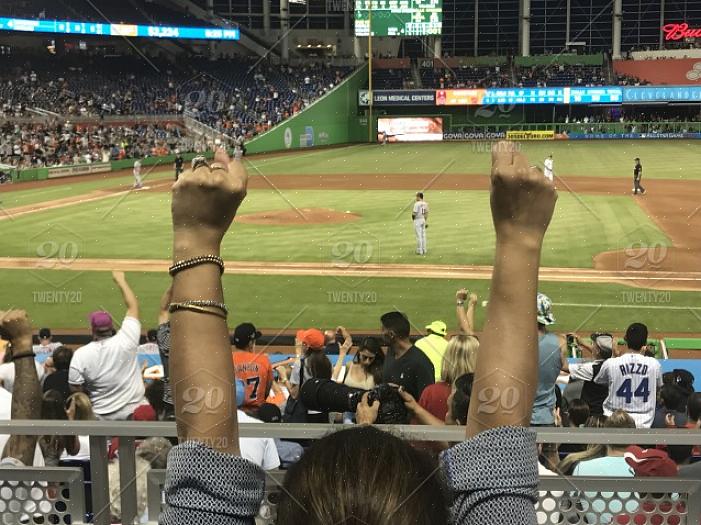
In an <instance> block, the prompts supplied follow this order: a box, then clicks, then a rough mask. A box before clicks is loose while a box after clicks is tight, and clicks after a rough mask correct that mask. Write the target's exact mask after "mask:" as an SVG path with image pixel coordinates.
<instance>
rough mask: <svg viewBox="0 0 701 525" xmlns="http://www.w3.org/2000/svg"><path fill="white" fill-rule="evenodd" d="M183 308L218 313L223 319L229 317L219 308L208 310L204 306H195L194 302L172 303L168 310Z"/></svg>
mask: <svg viewBox="0 0 701 525" xmlns="http://www.w3.org/2000/svg"><path fill="white" fill-rule="evenodd" d="M183 310H187V311H190V312H195V313H198V314H209V315H216V316H217V317H221V318H222V319H226V317H227V315H226V314H225V313H224V312H220V311H218V310H208V309H207V308H206V307H204V306H195V305H194V304H186V303H171V305H170V307H169V308H168V311H169V312H170V313H174V312H180V311H183Z"/></svg>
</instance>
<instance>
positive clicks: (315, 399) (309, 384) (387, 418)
mask: <svg viewBox="0 0 701 525" xmlns="http://www.w3.org/2000/svg"><path fill="white" fill-rule="evenodd" d="M366 392H368V403H370V404H372V403H374V402H375V401H379V403H380V410H379V412H378V414H377V423H378V424H401V425H404V424H406V423H408V421H409V412H408V411H407V409H406V407H405V406H404V401H403V400H402V397H401V396H400V395H399V389H398V388H397V387H394V386H390V385H388V384H384V383H383V384H380V385H377V386H376V387H375V388H373V389H372V390H361V389H359V388H351V387H349V386H346V385H344V384H342V383H336V382H335V381H332V380H330V379H319V378H312V379H309V380H307V381H306V382H305V383H304V384H303V385H302V388H301V390H300V399H301V400H302V403H303V404H304V406H305V407H307V409H310V410H319V411H322V412H355V411H356V410H357V408H358V403H359V402H360V400H361V398H362V397H363V395H364V394H365V393H366Z"/></svg>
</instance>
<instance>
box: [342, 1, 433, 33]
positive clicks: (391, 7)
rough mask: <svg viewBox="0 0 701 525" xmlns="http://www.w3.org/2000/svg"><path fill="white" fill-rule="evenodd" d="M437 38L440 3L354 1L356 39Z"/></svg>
mask: <svg viewBox="0 0 701 525" xmlns="http://www.w3.org/2000/svg"><path fill="white" fill-rule="evenodd" d="M371 10H372V36H426V35H440V34H441V30H442V28H443V0H355V35H356V36H368V35H369V33H370V25H371V21H370V11H371Z"/></svg>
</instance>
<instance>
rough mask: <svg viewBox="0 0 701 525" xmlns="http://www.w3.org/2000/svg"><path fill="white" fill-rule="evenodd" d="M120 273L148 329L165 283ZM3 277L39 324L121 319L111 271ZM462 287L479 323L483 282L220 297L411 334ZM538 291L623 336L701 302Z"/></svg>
mask: <svg viewBox="0 0 701 525" xmlns="http://www.w3.org/2000/svg"><path fill="white" fill-rule="evenodd" d="M127 278H128V280H129V282H130V284H131V285H132V287H133V288H134V291H135V292H136V294H137V295H138V297H139V302H140V317H141V319H142V322H143V324H144V328H145V329H148V328H151V327H155V326H156V323H157V320H156V319H157V314H158V302H159V299H160V296H161V294H162V293H163V291H164V290H165V288H166V287H167V286H168V285H169V283H170V279H169V277H168V275H167V274H166V273H165V272H164V273H162V274H157V273H140V272H131V273H128V274H127ZM0 282H2V283H4V284H5V290H6V291H7V288H8V286H7V285H8V284H9V283H11V293H3V294H1V295H0V310H1V309H7V308H27V309H29V311H30V312H31V315H32V321H33V324H34V326H37V327H38V326H50V327H51V328H54V329H58V328H86V329H87V316H88V314H89V313H90V312H91V311H94V310H96V309H105V310H108V311H110V312H111V313H112V314H113V315H114V317H115V319H116V320H119V321H121V318H122V316H123V315H124V306H123V303H122V300H121V296H120V293H119V291H118V290H117V289H116V287H115V285H114V283H113V282H112V279H111V276H110V274H109V272H84V273H77V272H68V271H45V270H42V271H40V270H0ZM463 286H464V287H467V288H468V289H470V290H472V291H474V292H476V293H477V294H478V296H479V299H480V305H478V307H477V311H476V324H477V326H478V328H479V329H481V328H482V326H483V322H484V315H485V308H483V307H482V306H481V301H482V299H485V298H487V297H488V293H489V288H488V287H489V281H487V280H471V279H464V280H462V279H401V278H371V279H362V280H360V279H357V280H352V279H350V280H349V279H338V278H333V277H284V276H254V275H225V276H224V290H225V300H226V303H227V304H228V305H229V308H230V310H231V313H230V315H229V321H228V323H229V327H230V328H233V327H234V326H235V325H237V324H238V323H241V322H245V321H253V322H254V323H255V324H256V326H259V327H263V328H264V329H265V328H268V329H271V328H274V329H275V330H264V331H265V333H266V335H270V334H271V332H272V333H273V334H274V333H277V329H281V328H283V327H289V329H290V330H293V329H299V328H308V327H310V326H317V327H321V328H332V327H335V326H337V325H338V324H342V325H344V326H347V327H348V328H350V329H353V330H367V331H372V332H376V331H379V328H380V327H379V318H380V316H381V315H382V314H383V313H385V312H387V311H391V310H397V309H398V310H401V311H404V312H406V313H407V315H408V316H409V319H410V320H411V322H412V331H413V332H415V333H419V332H422V331H423V330H424V327H425V326H426V325H427V324H428V323H430V322H431V321H434V320H436V319H442V320H444V321H445V322H447V323H448V326H449V327H450V328H449V329H450V331H452V332H454V331H455V330H456V328H457V326H456V321H455V302H454V299H455V291H456V290H457V289H458V288H460V287H463ZM540 290H541V291H542V292H544V293H546V294H548V295H549V296H550V297H551V298H552V300H553V301H554V302H555V307H554V312H555V317H556V320H557V322H556V324H555V325H554V326H553V328H554V329H555V330H557V331H558V332H559V333H565V332H567V331H575V330H576V331H578V332H579V333H581V334H588V333H591V332H592V331H595V330H612V331H619V332H620V331H623V330H625V328H626V327H627V326H628V324H630V323H631V322H633V321H639V322H644V323H646V324H647V325H648V326H649V328H650V330H651V333H652V334H653V335H655V332H659V331H664V332H667V333H669V332H696V333H697V332H698V331H699V329H698V325H699V322H698V316H699V315H701V301H699V297H698V294H697V293H693V292H648V293H645V292H643V293H641V291H640V290H636V289H634V288H628V287H626V286H621V285H605V284H588V283H559V282H558V283H551V282H542V283H541V284H540ZM56 292H63V293H64V294H63V295H59V294H56ZM636 292H637V295H634V294H636ZM641 297H642V300H641ZM558 303H568V304H572V303H574V304H577V305H580V306H559V305H558ZM600 304H601V305H604V306H598V305H600ZM650 306H652V308H650ZM670 307H671V308H670Z"/></svg>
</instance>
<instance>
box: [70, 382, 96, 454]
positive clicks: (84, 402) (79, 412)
mask: <svg viewBox="0 0 701 525" xmlns="http://www.w3.org/2000/svg"><path fill="white" fill-rule="evenodd" d="M65 408H66V416H67V417H68V419H69V421H95V420H97V418H96V417H95V413H94V412H93V409H92V403H91V402H90V398H89V397H88V395H87V394H85V393H84V392H76V393H74V394H71V395H70V397H69V398H68V399H67V400H66V407H65ZM77 437H78V443H79V444H80V449H79V450H78V452H77V453H76V454H74V455H73V454H72V455H69V454H67V453H65V452H64V455H62V456H61V459H62V460H69V461H70V460H75V461H89V460H90V436H77Z"/></svg>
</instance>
